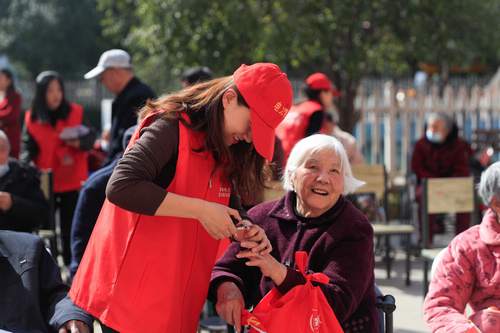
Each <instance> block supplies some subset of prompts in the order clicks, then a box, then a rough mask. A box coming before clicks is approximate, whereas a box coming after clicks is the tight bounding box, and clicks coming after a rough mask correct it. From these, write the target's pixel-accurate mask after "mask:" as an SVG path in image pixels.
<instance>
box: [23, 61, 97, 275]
mask: <svg viewBox="0 0 500 333" xmlns="http://www.w3.org/2000/svg"><path fill="white" fill-rule="evenodd" d="M95 138H96V132H95V130H94V129H93V128H92V126H91V125H90V123H89V122H88V121H87V120H86V118H85V117H84V112H83V107H82V106H81V105H78V104H74V103H70V102H68V101H67V100H66V97H65V93H64V85H63V80H62V78H61V76H60V75H59V74H58V73H57V72H54V71H44V72H42V73H40V74H39V75H38V76H37V78H36V91H35V97H34V98H33V105H32V108H31V109H30V110H28V111H26V114H25V117H24V128H23V132H22V137H21V153H20V156H19V159H20V160H21V161H22V162H26V163H29V162H31V161H33V162H34V163H35V165H36V166H37V167H38V168H39V169H41V170H43V169H52V171H53V172H54V193H55V202H56V208H58V210H59V217H60V222H61V233H62V241H63V253H62V254H63V258H64V263H65V264H66V265H69V264H70V262H71V247H70V235H71V223H72V221H73V213H74V211H75V206H76V202H77V201H78V191H79V190H80V188H81V187H82V183H83V182H84V181H85V180H86V179H87V177H88V160H87V159H88V153H87V152H88V151H89V150H90V148H92V145H93V144H94V141H95Z"/></svg>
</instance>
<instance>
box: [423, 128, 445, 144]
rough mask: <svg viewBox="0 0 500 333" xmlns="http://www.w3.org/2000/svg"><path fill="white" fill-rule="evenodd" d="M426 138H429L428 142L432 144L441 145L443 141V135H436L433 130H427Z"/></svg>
mask: <svg viewBox="0 0 500 333" xmlns="http://www.w3.org/2000/svg"><path fill="white" fill-rule="evenodd" d="M425 136H426V137H427V140H429V141H430V142H432V143H440V142H441V141H442V140H443V136H442V135H441V133H434V132H432V131H431V130H427V131H426V132H425Z"/></svg>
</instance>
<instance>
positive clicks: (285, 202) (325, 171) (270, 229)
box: [209, 134, 379, 332]
mask: <svg viewBox="0 0 500 333" xmlns="http://www.w3.org/2000/svg"><path fill="white" fill-rule="evenodd" d="M362 184H363V182H361V181H359V180H357V179H355V178H354V177H353V175H352V172H351V167H350V165H349V160H348V158H347V154H346V152H345V150H344V148H343V146H342V144H341V143H340V142H339V141H338V140H337V139H336V138H334V137H332V136H329V135H322V134H315V135H312V136H309V137H306V138H305V139H302V140H301V141H299V142H298V143H297V144H296V145H295V147H294V148H293V150H292V152H291V154H290V156H289V158H288V161H287V164H286V168H285V174H284V177H283V186H284V188H285V189H286V190H287V192H286V194H285V195H284V196H283V197H282V198H280V199H278V200H274V201H269V202H264V203H261V204H259V205H257V206H255V207H253V208H252V209H251V210H249V212H248V214H249V217H250V218H251V219H252V221H253V223H254V224H256V225H259V226H260V227H262V228H263V229H264V230H265V232H266V234H267V237H268V238H269V240H270V242H271V244H272V247H273V250H272V252H271V253H270V254H266V255H260V254H259V253H254V251H246V248H247V247H251V244H247V242H241V243H237V242H235V243H232V244H231V246H230V247H229V248H228V250H227V251H226V252H225V253H224V255H223V256H222V257H221V258H220V260H219V261H218V262H217V263H216V265H215V267H214V270H213V272H212V279H211V284H210V293H209V299H210V300H211V301H213V302H214V303H216V309H217V312H218V313H219V315H220V316H221V317H222V318H224V319H225V320H226V321H227V322H228V323H229V324H234V325H235V326H236V327H237V328H238V327H239V326H240V323H241V321H240V320H241V317H240V313H241V310H242V309H243V308H245V305H246V306H247V307H249V306H255V305H257V304H258V303H259V301H260V300H261V299H262V298H263V297H264V296H265V295H266V294H267V293H268V292H269V291H270V290H271V289H273V288H274V287H276V288H277V289H278V290H279V292H280V293H281V294H282V295H284V294H286V293H287V292H288V291H290V290H291V289H292V288H293V287H295V286H297V285H300V284H305V282H306V280H305V278H304V276H303V275H302V274H301V273H300V272H299V271H297V265H296V263H295V252H296V251H305V252H307V254H308V263H307V267H306V274H311V273H323V274H325V275H327V276H328V277H329V279H330V280H329V283H327V284H319V286H320V288H321V290H322V291H323V293H324V295H325V296H326V299H327V301H328V303H329V304H330V306H331V307H332V309H333V312H334V313H335V316H336V317H337V319H338V321H339V323H340V324H341V326H342V328H343V329H344V331H345V332H376V331H378V327H379V314H378V310H376V308H375V303H376V297H375V291H374V265H375V262H374V254H373V229H372V226H371V225H370V222H369V221H368V219H367V218H366V216H365V215H363V214H362V213H361V212H360V211H359V210H358V209H357V208H355V207H354V206H353V205H352V204H351V202H350V201H348V200H346V199H345V198H344V195H346V194H348V193H352V192H354V191H355V190H356V188H358V187H359V186H361V185H362Z"/></svg>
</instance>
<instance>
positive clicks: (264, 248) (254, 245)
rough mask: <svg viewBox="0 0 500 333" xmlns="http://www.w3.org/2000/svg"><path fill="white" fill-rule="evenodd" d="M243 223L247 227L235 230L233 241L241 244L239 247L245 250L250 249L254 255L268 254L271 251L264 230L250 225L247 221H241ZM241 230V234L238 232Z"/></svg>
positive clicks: (271, 248)
mask: <svg viewBox="0 0 500 333" xmlns="http://www.w3.org/2000/svg"><path fill="white" fill-rule="evenodd" d="M242 222H243V223H245V225H246V226H247V227H246V228H245V229H237V230H236V235H235V237H234V239H235V240H236V241H238V242H241V244H240V245H241V246H242V247H244V248H247V249H251V250H252V251H253V252H255V253H259V254H261V255H264V254H269V253H271V251H272V250H273V247H272V245H271V242H270V241H269V238H267V235H266V232H265V231H264V229H262V228H261V227H259V226H258V225H254V224H252V222H250V221H248V220H243V221H242ZM241 230H243V232H240V231H241Z"/></svg>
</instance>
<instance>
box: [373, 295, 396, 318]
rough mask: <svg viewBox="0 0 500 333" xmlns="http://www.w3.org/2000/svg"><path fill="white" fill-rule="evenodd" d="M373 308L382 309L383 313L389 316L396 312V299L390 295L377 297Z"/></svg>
mask: <svg viewBox="0 0 500 333" xmlns="http://www.w3.org/2000/svg"><path fill="white" fill-rule="evenodd" d="M375 306H376V307H377V308H379V309H382V311H384V313H386V314H391V313H393V312H394V310H396V299H395V298H394V296H392V295H378V296H377V304H375Z"/></svg>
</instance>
